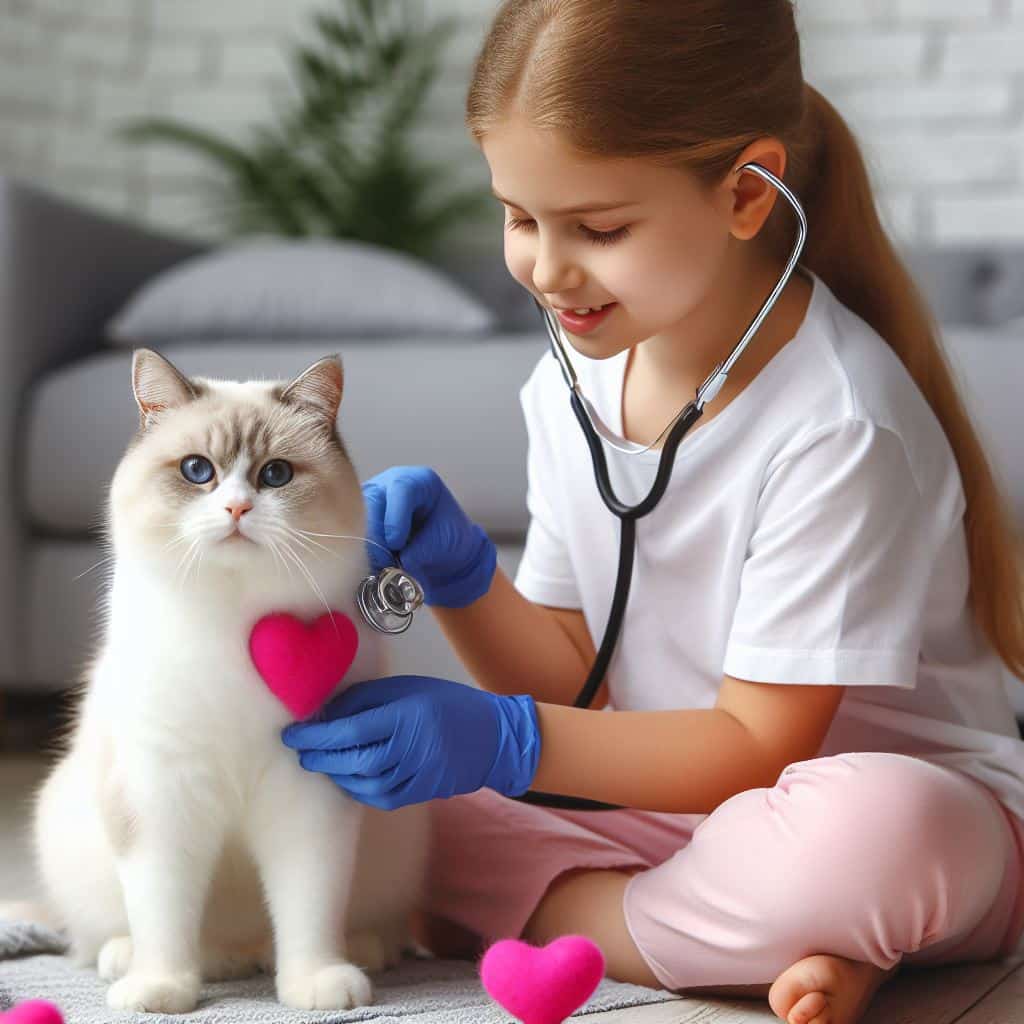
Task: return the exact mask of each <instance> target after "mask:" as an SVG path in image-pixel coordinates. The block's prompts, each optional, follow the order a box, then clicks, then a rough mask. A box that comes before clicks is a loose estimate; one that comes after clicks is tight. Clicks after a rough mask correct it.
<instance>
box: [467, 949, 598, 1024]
mask: <svg viewBox="0 0 1024 1024" xmlns="http://www.w3.org/2000/svg"><path fill="white" fill-rule="evenodd" d="M603 977H604V956H603V954H602V953H601V950H600V949H599V948H598V947H597V946H596V945H595V944H594V943H593V942H591V941H590V939H588V938H585V937H584V936H582V935H563V936H562V937H561V938H560V939H555V940H554V942H550V943H548V945H546V946H543V947H541V946H531V945H529V944H528V943H526V942H519V941H518V940H516V939H502V940H501V941H500V942H496V943H495V944H494V945H493V946H491V947H490V949H488V950H487V952H486V953H484V956H483V959H482V960H481V961H480V980H481V982H483V986H484V988H485V989H486V990H487V994H488V995H489V996H490V997H491V998H492V999H493V1000H494V1001H495V1002H496V1003H498V1004H499V1005H501V1006H503V1007H504V1008H505V1009H506V1010H508V1012H509V1013H511V1014H512V1016H513V1017H518V1018H519V1019H520V1020H521V1021H522V1022H523V1024H562V1021H564V1020H566V1019H567V1018H568V1017H571V1016H572V1015H573V1013H574V1012H575V1011H576V1010H578V1009H579V1008H580V1007H581V1006H582V1005H583V1004H584V1003H585V1002H586V1001H587V1000H588V999H589V998H590V997H591V996H592V995H593V994H594V989H596V988H597V986H598V985H600V984H601V979H602V978H603Z"/></svg>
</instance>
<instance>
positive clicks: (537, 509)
mask: <svg viewBox="0 0 1024 1024" xmlns="http://www.w3.org/2000/svg"><path fill="white" fill-rule="evenodd" d="M542 372H543V364H539V365H538V367H537V369H536V370H534V373H533V375H532V376H531V377H530V379H529V380H528V381H527V382H526V384H524V385H523V388H522V390H521V391H520V392H519V401H520V404H521V406H522V409H523V416H524V417H525V420H526V434H527V439H528V441H529V448H528V452H527V458H526V507H527V509H528V511H529V513H530V524H529V526H528V527H527V531H526V543H525V545H524V548H523V556H522V558H521V559H520V562H519V568H518V570H517V571H516V578H515V587H516V589H517V590H518V591H519V592H520V593H521V594H522V595H523V596H524V597H526V598H528V599H529V600H530V601H534V602H536V603H537V604H546V605H551V606H552V607H555V608H581V607H582V606H583V605H582V602H581V600H580V595H579V588H578V586H577V583H576V577H575V574H574V573H573V569H572V562H571V560H570V558H569V548H568V545H567V544H566V541H565V535H564V532H563V528H562V524H561V522H560V521H559V518H558V515H557V514H556V511H555V508H554V505H553V503H552V496H554V495H556V494H558V493H559V490H560V488H559V486H558V477H557V472H556V470H555V468H554V462H553V457H554V453H553V452H552V451H551V448H550V446H549V445H547V444H545V431H544V426H543V423H542V421H541V410H540V406H539V403H540V401H541V396H539V395H538V394H537V391H538V386H539V384H540V383H541V374H542Z"/></svg>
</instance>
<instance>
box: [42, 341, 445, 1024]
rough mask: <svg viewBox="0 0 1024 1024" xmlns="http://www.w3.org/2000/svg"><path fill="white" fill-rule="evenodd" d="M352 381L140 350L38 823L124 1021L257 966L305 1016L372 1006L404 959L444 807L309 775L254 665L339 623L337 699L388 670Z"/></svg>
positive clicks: (74, 924) (56, 892) (59, 895)
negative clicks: (104, 561) (186, 368)
mask: <svg viewBox="0 0 1024 1024" xmlns="http://www.w3.org/2000/svg"><path fill="white" fill-rule="evenodd" d="M343 380H344V374H343V369H342V364H341V360H340V358H339V357H338V356H328V357H326V358H324V359H321V360H319V361H317V362H316V363H314V364H313V365H311V366H310V367H308V368H307V369H306V370H304V371H303V372H302V373H301V374H299V375H298V376H297V377H296V378H294V379H293V380H292V381H290V382H288V383H283V382H280V381H269V382H267V381H247V382H239V381H226V380H217V379H212V378H206V377H196V378H191V379H190V378H188V377H186V376H184V375H183V374H182V373H181V372H180V371H179V370H178V369H177V368H176V367H175V366H173V365H172V364H171V363H170V361H168V360H167V359H166V358H165V357H163V356H162V355H160V354H159V353H157V352H155V351H153V350H151V349H145V348H140V349H137V350H135V352H134V353H133V358H132V390H133V393H134V397H135V401H136V404H137V405H138V409H139V426H138V430H137V431H136V433H135V436H134V437H133V438H132V439H131V441H130V442H129V444H128V446H127V449H126V450H125V453H124V455H123V457H122V459H121V461H120V463H119V464H118V466H117V469H116V471H115V473H114V476H113V478H112V480H111V483H110V486H109V489H108V492H107V495H106V501H105V508H104V519H105V530H104V535H103V539H104V547H105V549H106V551H107V552H108V553H110V559H111V560H112V562H113V569H112V574H111V578H110V580H109V585H108V587H107V588H106V593H105V598H104V600H103V601H102V602H101V605H102V613H103V614H102V618H103V625H102V629H101V631H100V632H99V633H98V634H97V639H98V644H97V647H96V650H95V653H93V654H92V656H91V658H90V659H89V662H88V667H87V668H86V669H85V672H84V674H83V678H82V679H81V681H80V683H79V689H78V692H76V694H75V697H76V700H75V703H74V711H73V714H72V716H71V719H72V720H71V721H69V723H68V733H67V735H65V736H62V737H61V740H60V741H59V743H58V747H60V746H61V744H63V743H66V746H64V747H63V749H58V750H57V751H56V753H57V754H58V757H59V760H58V761H57V762H56V763H55V765H54V767H53V769H52V771H51V772H50V774H49V775H48V777H47V778H46V779H45V780H44V782H43V783H42V785H41V786H40V787H39V789H38V791H37V792H36V794H35V799H34V801H33V815H32V833H33V845H34V851H35V859H36V864H37V868H38V873H39V876H40V881H41V882H42V887H43V891H44V893H45V894H46V896H47V900H48V908H49V911H50V912H51V913H52V914H53V915H54V916H55V918H56V919H57V920H58V921H59V922H60V923H61V925H62V926H63V927H64V928H65V929H66V931H67V933H68V937H69V955H70V956H71V957H72V959H73V960H74V962H75V963H76V964H78V965H88V966H91V965H93V964H95V965H96V966H97V968H98V971H99V974H100V976H101V977H102V978H103V979H104V980H105V981H109V982H111V983H112V984H111V985H110V986H109V988H108V990H107V1003H108V1005H109V1006H110V1007H111V1008H112V1009H116V1010H133V1011H139V1012H165V1013H185V1012H188V1011H190V1010H192V1009H194V1008H195V1006H196V1004H197V1000H198V996H199V990H200V985H201V982H202V981H214V980H224V979H227V978H233V977H242V976H246V975H248V974H252V973H255V972H256V971H257V970H265V971H268V972H270V971H275V972H276V991H277V997H278V999H279V1000H280V1002H282V1003H284V1004H286V1005H288V1006H291V1007H295V1008H296V1009H320V1010H323V1009H348V1008H351V1007H354V1006H362V1005H367V1004H368V1003H370V1002H372V1000H373V990H372V985H371V982H370V980H369V979H368V977H367V975H366V973H365V971H374V970H380V969H383V968H385V967H388V966H392V965H394V964H395V963H396V962H397V961H398V960H399V959H400V958H401V956H402V953H403V950H404V948H406V947H407V946H409V945H410V943H409V942H408V939H409V933H408V930H407V929H408V924H409V920H410V913H411V912H412V911H413V910H414V909H415V907H416V906H417V905H418V903H419V900H420V898H421V895H422V889H423V885H424V884H425V881H424V880H425V864H426V856H427V841H428V835H429V827H428V819H427V808H428V805H427V804H418V805H412V806H409V807H406V808H402V809H401V810H398V811H390V812H388V811H379V810H376V809H374V808H371V807H368V806H365V805H363V804H360V803H358V802H356V801H355V800H353V799H352V798H350V797H349V796H348V795H347V794H346V793H344V792H343V791H342V790H341V789H339V788H338V787H337V786H336V785H335V784H334V783H333V782H332V781H331V779H330V778H328V777H327V776H326V775H323V774H320V773H316V772H307V771H306V770H304V769H303V768H302V767H301V766H300V765H299V762H298V758H297V755H296V753H295V752H294V751H293V750H291V749H289V748H288V747H286V746H285V745H284V744H283V742H282V741H281V738H280V733H281V730H282V729H283V728H284V726H285V725H287V724H288V723H289V722H290V721H292V720H293V717H294V716H293V715H292V714H291V713H290V712H289V711H288V710H287V709H286V708H285V707H284V705H283V704H281V703H279V702H278V700H277V699H276V698H275V697H274V696H273V695H272V694H271V692H270V690H269V689H268V688H267V686H266V685H265V684H264V682H263V681H262V679H261V678H260V676H259V675H258V673H257V672H256V669H255V667H254V665H253V663H252V661H251V659H250V655H249V649H248V637H249V633H250V630H251V629H252V626H253V625H254V623H255V622H256V621H257V620H258V619H260V618H261V617H262V616H263V615H265V614H268V613H270V612H272V611H283V612H288V613H291V614H292V615H295V616H297V617H299V618H301V619H303V620H304V621H311V620H312V619H314V618H316V617H317V616H319V615H321V614H323V613H324V612H325V611H327V610H328V609H336V610H338V611H341V612H343V613H344V614H346V615H347V616H348V617H349V618H350V619H351V620H352V622H353V623H355V624H356V626H357V629H358V632H359V645H358V650H357V654H356V657H355V661H354V662H353V663H352V666H351V667H350V669H349V670H348V671H347V672H346V673H345V676H344V679H343V681H342V683H341V684H340V685H339V687H337V688H336V689H335V691H334V693H338V692H340V691H341V690H343V689H344V688H345V687H346V686H347V685H349V684H350V683H352V682H354V681H356V680H361V679H370V678H376V677H378V676H383V675H386V674H387V672H386V671H385V658H384V654H385V652H384V650H383V647H384V645H385V644H386V643H387V641H386V639H384V638H382V637H381V636H380V635H379V634H377V633H375V632H374V631H373V630H371V629H370V628H369V627H368V626H366V624H365V623H364V621H363V620H362V618H361V615H360V613H359V612H358V611H357V610H356V606H355V593H356V589H357V585H358V583H359V581H360V579H362V577H363V576H364V575H366V573H367V571H368V569H367V561H368V560H367V558H366V552H365V548H364V545H363V541H362V537H363V534H364V533H365V512H364V505H363V500H362V492H361V489H360V485H359V481H358V479H357V476H356V473H355V470H354V468H353V466H352V463H351V461H350V460H349V457H348V454H347V452H346V449H345V447H344V444H343V442H342V440H341V438H340V436H339V435H338V432H337V426H336V415H337V411H338V407H339V404H340V402H341V395H342V390H343ZM332 695H333V694H332ZM364 969H365V970H364Z"/></svg>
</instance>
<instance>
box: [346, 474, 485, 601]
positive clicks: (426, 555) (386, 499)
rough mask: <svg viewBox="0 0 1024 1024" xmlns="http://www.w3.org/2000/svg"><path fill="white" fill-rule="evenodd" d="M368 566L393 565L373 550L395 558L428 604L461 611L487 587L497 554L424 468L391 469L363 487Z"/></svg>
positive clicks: (376, 569)
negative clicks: (415, 582)
mask: <svg viewBox="0 0 1024 1024" xmlns="http://www.w3.org/2000/svg"><path fill="white" fill-rule="evenodd" d="M363 500H364V503H365V505H366V532H367V535H368V536H369V538H370V540H371V541H374V542H375V543H373V544H367V550H368V552H369V555H370V564H371V565H372V566H373V568H374V571H375V572H379V571H380V570H381V569H382V568H384V567H385V566H388V565H394V564H395V559H394V557H392V558H390V559H389V558H388V555H387V553H386V552H385V551H382V550H381V549H380V548H379V547H378V546H377V545H378V544H382V545H384V547H385V548H387V549H388V550H390V551H391V553H392V556H395V555H397V556H398V557H399V558H400V559H401V565H402V568H403V569H405V570H406V571H407V572H408V573H410V574H411V575H412V576H414V577H415V578H416V579H417V580H418V581H419V583H420V585H421V586H422V587H423V598H424V601H425V603H426V604H428V605H441V606H443V607H446V608H464V607H465V606H466V605H468V604H472V603H473V602H474V601H475V600H477V598H479V597H483V595H484V594H486V593H487V591H488V589H489V588H490V586H491V580H492V579H493V578H494V571H495V569H496V568H497V564H498V555H497V551H496V550H495V547H494V544H493V542H492V541H491V539H490V538H489V537H488V536H487V534H486V533H485V532H484V531H483V529H482V528H481V527H480V526H477V524H476V523H474V522H472V521H471V520H470V519H469V518H468V517H467V516H466V513H465V512H463V510H462V508H461V507H460V505H459V503H458V502H457V501H456V500H455V498H454V497H453V496H452V493H451V491H449V490H448V488H447V487H445V485H444V483H443V482H442V480H441V478H440V477H439V476H438V475H437V473H435V472H434V470H432V469H431V468H430V467H429V466H392V467H391V469H386V470H384V472H383V473H378V474H377V475H376V476H375V477H371V478H370V479H369V480H367V481H366V482H365V483H364V484H363Z"/></svg>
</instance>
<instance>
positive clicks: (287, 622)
mask: <svg viewBox="0 0 1024 1024" xmlns="http://www.w3.org/2000/svg"><path fill="white" fill-rule="evenodd" d="M358 647H359V633H358V631H357V630H356V627H355V625H354V624H353V622H352V620H351V619H350V618H349V617H348V616H347V615H343V614H342V613H341V612H334V611H332V612H331V613H330V614H327V613H326V612H325V613H324V614H323V615H321V616H320V617H319V618H318V619H315V620H314V621H313V622H312V623H310V624H309V625H306V623H304V622H302V621H301V620H300V619H297V618H295V616H294V615H289V614H288V613H287V612H274V613H272V614H270V615H264V616H263V618H262V619H260V620H259V622H257V623H256V625H255V626H253V627H252V632H251V633H250V634H249V655H250V656H251V657H252V661H253V664H254V665H255V666H256V671H257V672H259V674H260V675H261V676H262V677H263V681H264V682H265V683H266V684H267V689H268V690H270V692H271V693H272V694H273V695H274V696H275V697H276V698H277V699H278V700H279V701H280V702H281V703H282V704H283V705H284V706H285V707H286V708H287V709H288V710H289V711H290V712H291V713H292V714H293V715H294V716H295V717H296V718H306V717H307V716H308V715H311V714H312V713H313V712H314V711H316V710H317V709H319V708H320V707H321V706H322V705H323V704H324V702H325V701H326V700H327V698H328V697H329V696H330V695H331V692H332V691H333V690H334V688H335V687H336V686H337V685H338V683H340V682H341V679H342V677H343V676H344V675H345V673H346V672H347V671H348V670H349V667H350V666H351V664H352V662H353V661H354V660H355V656H356V650H357V649H358Z"/></svg>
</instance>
